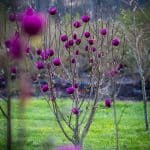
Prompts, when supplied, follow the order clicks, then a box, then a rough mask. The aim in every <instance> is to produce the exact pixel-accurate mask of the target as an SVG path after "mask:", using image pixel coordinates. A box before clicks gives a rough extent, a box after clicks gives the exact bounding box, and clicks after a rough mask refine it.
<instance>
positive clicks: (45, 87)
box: [41, 83, 49, 92]
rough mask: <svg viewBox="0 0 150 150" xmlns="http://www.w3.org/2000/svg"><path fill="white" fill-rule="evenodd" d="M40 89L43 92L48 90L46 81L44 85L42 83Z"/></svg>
mask: <svg viewBox="0 0 150 150" xmlns="http://www.w3.org/2000/svg"><path fill="white" fill-rule="evenodd" d="M41 88H42V91H43V92H47V91H48V90H49V87H48V84H47V83H46V84H44V85H42V87H41Z"/></svg>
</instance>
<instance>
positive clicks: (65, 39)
mask: <svg viewBox="0 0 150 150" xmlns="http://www.w3.org/2000/svg"><path fill="white" fill-rule="evenodd" d="M60 39H61V41H62V42H65V41H67V40H68V36H67V35H65V34H64V35H61V36H60Z"/></svg>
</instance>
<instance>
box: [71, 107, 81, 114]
mask: <svg viewBox="0 0 150 150" xmlns="http://www.w3.org/2000/svg"><path fill="white" fill-rule="evenodd" d="M79 112H80V111H79V109H78V108H72V113H73V114H75V115H78V114H79Z"/></svg>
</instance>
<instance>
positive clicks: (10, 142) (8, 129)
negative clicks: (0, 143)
mask: <svg viewBox="0 0 150 150" xmlns="http://www.w3.org/2000/svg"><path fill="white" fill-rule="evenodd" d="M7 116H8V118H7V150H11V149H12V134H11V98H10V96H9V97H8V102H7Z"/></svg>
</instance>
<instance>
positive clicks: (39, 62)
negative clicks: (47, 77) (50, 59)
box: [36, 61, 44, 70]
mask: <svg viewBox="0 0 150 150" xmlns="http://www.w3.org/2000/svg"><path fill="white" fill-rule="evenodd" d="M36 67H37V68H38V69H39V70H40V69H43V68H44V63H43V62H42V61H38V62H37V63H36Z"/></svg>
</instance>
